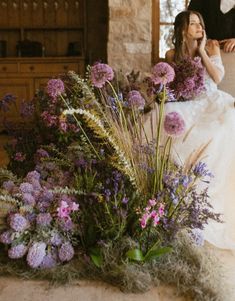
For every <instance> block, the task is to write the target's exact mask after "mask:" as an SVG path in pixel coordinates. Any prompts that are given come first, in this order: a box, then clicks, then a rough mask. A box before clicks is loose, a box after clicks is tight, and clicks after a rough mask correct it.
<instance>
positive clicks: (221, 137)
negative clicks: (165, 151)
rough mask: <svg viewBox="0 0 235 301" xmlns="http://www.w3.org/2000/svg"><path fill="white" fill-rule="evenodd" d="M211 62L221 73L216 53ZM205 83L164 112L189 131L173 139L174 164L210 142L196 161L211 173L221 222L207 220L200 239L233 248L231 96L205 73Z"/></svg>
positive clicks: (234, 114) (234, 121) (234, 117)
mask: <svg viewBox="0 0 235 301" xmlns="http://www.w3.org/2000/svg"><path fill="white" fill-rule="evenodd" d="M211 61H212V62H213V63H214V64H215V65H216V66H217V68H219V69H220V71H221V73H224V68H223V65H222V61H221V58H220V57H219V56H212V57H211ZM205 86H206V91H205V92H204V93H203V94H201V95H200V96H199V97H197V98H195V99H193V100H190V101H185V102H168V103H166V105H165V113H169V112H173V111H175V112H178V113H179V114H180V115H181V116H182V117H183V119H184V121H185V124H186V131H189V134H188V136H187V138H186V140H185V141H184V140H183V137H179V138H176V139H175V138H174V139H175V140H174V143H173V154H174V159H175V160H176V161H177V162H178V163H180V164H184V162H185V160H186V159H187V158H188V156H189V155H190V154H191V153H192V152H193V151H194V150H197V149H199V147H200V146H202V145H206V144H207V143H208V142H209V141H210V143H209V145H208V146H207V148H206V149H205V151H204V153H203V155H202V158H201V159H200V161H203V162H206V163H207V165H208V169H209V170H210V171H211V172H212V174H213V175H214V178H212V179H211V183H210V186H209V195H210V203H211V205H212V206H213V208H214V212H218V213H221V214H222V219H223V221H224V223H217V222H213V221H211V222H209V224H208V225H206V227H205V230H204V231H203V234H204V239H205V240H207V241H208V242H209V243H211V244H213V245H215V246H217V247H219V248H222V249H235V108H234V100H235V99H234V98H233V97H232V96H231V95H229V94H227V93H225V92H223V91H221V90H218V88H217V85H216V84H215V83H214V81H213V80H212V79H211V78H210V77H209V75H208V74H206V78H205ZM152 118H153V116H152ZM155 118H156V117H155ZM155 118H154V119H155ZM146 125H147V123H146ZM148 127H149V125H147V128H148ZM145 128H146V127H145Z"/></svg>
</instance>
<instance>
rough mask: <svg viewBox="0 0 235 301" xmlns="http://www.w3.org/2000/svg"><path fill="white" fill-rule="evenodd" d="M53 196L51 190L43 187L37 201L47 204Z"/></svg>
mask: <svg viewBox="0 0 235 301" xmlns="http://www.w3.org/2000/svg"><path fill="white" fill-rule="evenodd" d="M53 198H54V195H53V192H52V191H50V190H47V189H46V188H45V187H44V190H43V192H42V193H41V194H40V197H39V202H40V203H48V204H50V203H51V202H52V201H53Z"/></svg>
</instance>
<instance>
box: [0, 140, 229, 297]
mask: <svg viewBox="0 0 235 301" xmlns="http://www.w3.org/2000/svg"><path fill="white" fill-rule="evenodd" d="M7 140H8V137H7V136H6V135H0V167H1V166H4V165H6V164H7V162H8V158H7V156H6V153H5V151H4V148H3V146H4V144H5V143H6V141H7ZM211 248H212V247H211ZM214 251H215V252H216V254H217V255H218V257H219V258H220V259H221V261H222V263H223V265H224V268H225V277H226V281H227V282H228V283H229V284H230V286H231V287H232V289H233V297H232V299H229V300H221V301H235V252H234V253H233V252H231V251H226V250H219V249H214ZM42 300H43V301H49V300H50V301H143V300H144V301H189V300H186V299H185V298H179V297H177V296H176V295H175V290H174V288H171V287H160V288H153V289H151V290H150V291H149V292H147V293H144V294H124V293H122V292H120V290H119V289H117V288H115V287H112V286H110V285H107V284H104V283H100V282H91V281H81V282H78V283H74V284H73V285H72V286H65V287H64V286H63V287H53V288H49V287H48V283H47V282H46V281H45V282H44V281H31V280H21V279H18V278H6V277H1V278H0V301H42Z"/></svg>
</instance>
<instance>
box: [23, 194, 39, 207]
mask: <svg viewBox="0 0 235 301" xmlns="http://www.w3.org/2000/svg"><path fill="white" fill-rule="evenodd" d="M22 199H23V202H24V204H26V205H30V206H34V205H35V203H36V201H35V198H34V196H33V195H32V194H31V193H22Z"/></svg>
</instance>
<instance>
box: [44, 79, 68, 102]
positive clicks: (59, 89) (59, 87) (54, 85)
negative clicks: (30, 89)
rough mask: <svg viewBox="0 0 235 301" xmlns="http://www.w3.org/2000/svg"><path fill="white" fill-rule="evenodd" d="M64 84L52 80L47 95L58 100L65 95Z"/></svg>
mask: <svg viewBox="0 0 235 301" xmlns="http://www.w3.org/2000/svg"><path fill="white" fill-rule="evenodd" d="M64 91H65V88H64V83H63V81H62V80H61V79H50V80H49V81H48V82H47V93H48V95H49V96H50V97H51V98H52V99H53V100H54V101H55V100H56V98H57V97H58V96H59V95H61V94H62V93H64Z"/></svg>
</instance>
